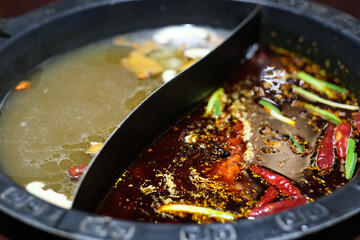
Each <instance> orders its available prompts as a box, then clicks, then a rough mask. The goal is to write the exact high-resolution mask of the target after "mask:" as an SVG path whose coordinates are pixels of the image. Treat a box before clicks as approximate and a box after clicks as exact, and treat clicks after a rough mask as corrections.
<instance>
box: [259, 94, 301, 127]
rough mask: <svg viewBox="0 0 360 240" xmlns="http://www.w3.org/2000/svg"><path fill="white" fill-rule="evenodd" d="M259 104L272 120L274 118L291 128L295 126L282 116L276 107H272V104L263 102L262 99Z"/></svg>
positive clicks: (290, 120) (291, 121)
mask: <svg viewBox="0 0 360 240" xmlns="http://www.w3.org/2000/svg"><path fill="white" fill-rule="evenodd" d="M259 104H261V105H263V106H264V108H265V110H266V111H267V112H268V113H269V114H270V115H271V116H273V117H274V118H276V119H278V120H280V121H282V122H285V123H287V124H289V125H291V126H295V121H294V120H292V119H290V118H288V117H285V116H284V115H282V113H281V111H280V110H279V109H278V108H277V107H276V106H274V105H273V104H272V103H270V102H268V101H265V100H264V99H261V100H260V101H259Z"/></svg>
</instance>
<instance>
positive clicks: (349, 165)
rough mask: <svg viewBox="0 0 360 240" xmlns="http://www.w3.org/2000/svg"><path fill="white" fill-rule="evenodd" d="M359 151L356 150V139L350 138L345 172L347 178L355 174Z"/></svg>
mask: <svg viewBox="0 0 360 240" xmlns="http://www.w3.org/2000/svg"><path fill="white" fill-rule="evenodd" d="M356 158H357V153H356V152H355V140H354V139H352V138H349V140H348V146H347V150H346V163H345V173H346V178H347V179H351V178H352V177H353V175H354V169H355V164H356Z"/></svg>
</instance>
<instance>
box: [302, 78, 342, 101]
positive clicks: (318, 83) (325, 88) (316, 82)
mask: <svg viewBox="0 0 360 240" xmlns="http://www.w3.org/2000/svg"><path fill="white" fill-rule="evenodd" d="M297 76H298V77H299V78H300V79H301V80H303V81H305V82H307V83H309V84H311V85H312V87H313V88H315V89H316V90H318V91H319V92H323V93H325V94H326V95H327V96H329V97H334V94H333V93H332V92H331V91H329V89H331V90H334V91H336V92H339V93H347V92H348V90H347V89H345V88H342V87H340V86H338V85H335V84H333V83H329V82H326V81H322V80H320V79H317V78H314V77H313V76H311V75H309V74H307V73H305V72H299V73H298V74H297Z"/></svg>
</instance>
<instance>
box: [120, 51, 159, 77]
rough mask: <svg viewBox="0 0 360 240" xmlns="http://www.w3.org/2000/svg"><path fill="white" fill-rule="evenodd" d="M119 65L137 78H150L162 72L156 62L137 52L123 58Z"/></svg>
mask: <svg viewBox="0 0 360 240" xmlns="http://www.w3.org/2000/svg"><path fill="white" fill-rule="evenodd" d="M121 64H122V65H123V66H124V67H125V68H127V69H128V70H130V71H132V72H134V73H135V74H136V75H138V76H143V75H145V76H149V77H152V76H156V75H158V74H160V73H161V72H162V71H163V70H164V69H163V67H162V66H161V65H160V64H159V63H158V62H157V61H155V60H154V59H151V58H149V57H147V56H145V55H143V54H141V53H139V52H137V51H133V52H131V53H130V55H129V56H128V57H126V58H123V59H122V60H121Z"/></svg>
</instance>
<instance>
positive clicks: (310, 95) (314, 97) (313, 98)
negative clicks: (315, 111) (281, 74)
mask: <svg viewBox="0 0 360 240" xmlns="http://www.w3.org/2000/svg"><path fill="white" fill-rule="evenodd" d="M292 88H293V89H294V90H295V92H296V93H298V94H300V95H301V96H303V97H305V98H307V99H309V100H311V101H314V102H320V103H323V104H326V105H329V106H331V107H338V108H343V109H348V110H359V109H360V108H359V106H355V105H347V104H342V103H337V102H333V101H329V100H327V99H324V98H321V97H319V96H317V95H316V94H313V93H311V92H308V91H306V90H304V89H302V88H300V87H297V86H295V85H292Z"/></svg>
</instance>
